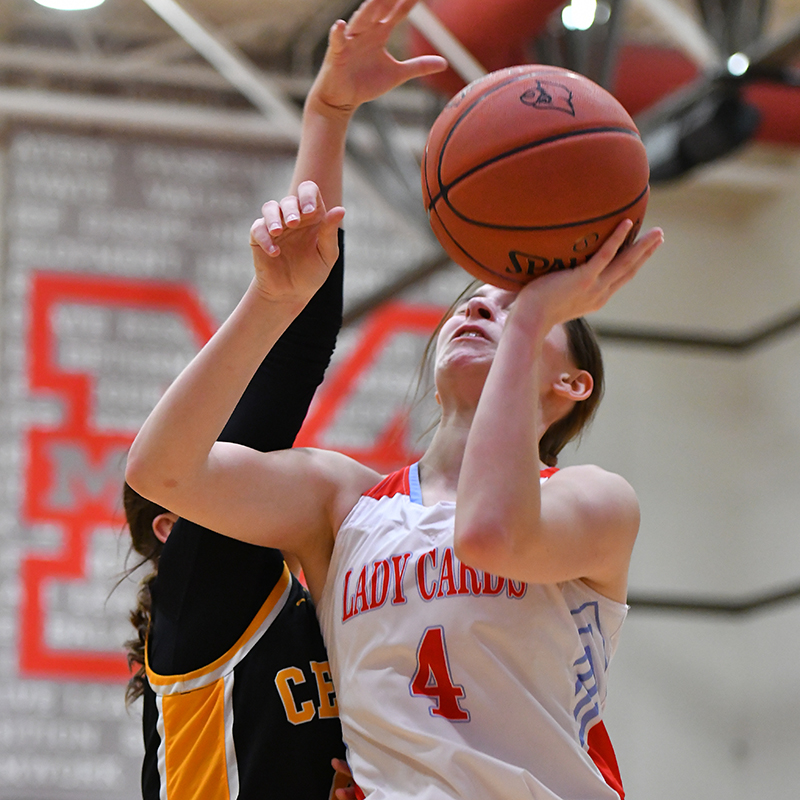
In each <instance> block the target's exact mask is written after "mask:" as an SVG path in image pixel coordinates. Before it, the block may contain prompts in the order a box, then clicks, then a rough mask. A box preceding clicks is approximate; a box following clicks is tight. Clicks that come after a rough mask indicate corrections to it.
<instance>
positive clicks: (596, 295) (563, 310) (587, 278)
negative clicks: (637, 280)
mask: <svg viewBox="0 0 800 800" xmlns="http://www.w3.org/2000/svg"><path fill="white" fill-rule="evenodd" d="M632 227H633V223H632V222H631V221H630V220H624V221H623V222H621V223H620V224H619V225H618V226H617V227H616V229H615V230H614V232H613V233H612V234H611V235H610V236H609V237H608V239H606V241H605V242H604V243H603V245H602V246H601V247H600V249H599V250H598V251H597V252H596V253H595V254H594V255H593V256H592V257H591V258H590V259H589V261H587V262H586V263H585V264H582V265H581V266H579V267H576V268H575V269H571V270H564V271H560V272H553V273H550V274H547V275H543V276H542V277H540V278H536V279H535V280H533V281H531V282H530V283H528V284H526V285H525V286H524V287H523V288H522V289H521V290H520V293H519V297H518V298H517V301H516V302H515V303H514V306H515V307H517V308H520V307H525V308H526V309H528V311H525V312H522V311H520V312H518V313H525V314H526V315H527V314H528V313H530V312H533V313H532V314H531V316H532V317H536V318H538V319H540V320H541V322H542V323H543V324H544V327H545V328H546V329H547V330H549V329H550V328H551V327H553V326H554V325H558V324H560V323H563V322H568V321H569V320H571V319H576V318H577V317H583V316H586V315H587V314H591V313H592V312H594V311H598V310H599V309H601V308H602V307H603V306H604V305H605V304H606V303H607V302H608V301H609V300H610V299H611V297H612V296H613V295H614V294H615V293H616V292H617V291H618V290H619V289H621V288H622V287H623V286H624V285H625V284H626V283H628V281H630V280H632V279H633V277H634V276H635V275H636V273H637V272H638V271H639V270H640V269H641V267H642V266H643V265H644V263H645V262H646V261H647V259H648V258H650V256H651V255H653V253H654V252H655V251H656V250H657V249H658V247H659V246H660V245H661V244H662V242H663V241H664V232H663V231H662V230H661V229H660V228H652V229H651V230H649V231H647V233H644V234H642V235H641V236H640V237H639V238H638V239H636V241H634V242H633V243H632V244H630V245H629V246H625V244H626V239H627V238H628V236H629V234H630V232H631V228H632ZM533 309H536V310H535V311H533Z"/></svg>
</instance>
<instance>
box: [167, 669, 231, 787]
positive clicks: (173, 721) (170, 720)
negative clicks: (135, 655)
mask: <svg viewBox="0 0 800 800" xmlns="http://www.w3.org/2000/svg"><path fill="white" fill-rule="evenodd" d="M161 713H162V717H163V730H164V744H165V745H166V754H165V759H166V761H165V766H166V776H164V775H162V776H161V777H162V780H164V778H165V777H166V786H167V795H166V796H167V798H179V800H230V792H229V789H228V768H227V759H226V741H225V740H226V736H225V687H224V681H223V680H218V681H215V682H214V683H212V684H211V685H210V686H206V687H204V688H202V689H196V690H195V691H193V692H189V693H188V694H175V695H170V696H168V697H164V698H163V699H162V703H161Z"/></svg>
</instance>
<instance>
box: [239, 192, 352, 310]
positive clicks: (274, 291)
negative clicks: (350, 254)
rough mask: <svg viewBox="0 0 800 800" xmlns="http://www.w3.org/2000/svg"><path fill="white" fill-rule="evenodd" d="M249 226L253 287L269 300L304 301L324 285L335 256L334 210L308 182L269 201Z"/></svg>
mask: <svg viewBox="0 0 800 800" xmlns="http://www.w3.org/2000/svg"><path fill="white" fill-rule="evenodd" d="M261 214H262V215H261V217H260V218H259V219H257V220H256V221H255V222H254V223H253V225H252V226H251V228H250V246H251V249H252V251H253V264H254V267H255V273H256V274H255V283H256V287H257V289H258V291H259V293H260V294H261V295H263V296H264V297H265V298H267V299H269V300H273V301H282V302H283V301H292V302H294V301H298V302H307V301H308V300H309V299H310V298H311V297H312V296H313V295H314V293H315V292H316V290H317V289H318V288H319V287H320V286H321V285H322V284H323V283H324V281H325V278H326V277H327V276H328V273H329V272H330V270H331V267H332V266H333V265H334V263H335V262H336V258H337V257H338V255H339V246H338V241H337V232H336V231H337V228H338V226H339V223H340V222H341V221H342V218H343V217H344V209H343V208H342V207H341V206H339V207H336V208H332V209H331V210H330V211H328V210H327V209H326V208H325V203H324V202H323V200H322V196H321V195H320V192H319V188H318V187H317V185H316V184H315V183H314V182H313V181H304V182H303V183H301V184H300V185H299V187H298V189H297V195H289V196H287V197H284V198H283V199H282V200H280V201H276V200H270V201H269V202H267V203H264V205H263V206H262V208H261Z"/></svg>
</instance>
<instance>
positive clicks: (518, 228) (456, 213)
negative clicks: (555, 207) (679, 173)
mask: <svg viewBox="0 0 800 800" xmlns="http://www.w3.org/2000/svg"><path fill="white" fill-rule="evenodd" d="M649 190H650V185H649V184H648V185H647V186H645V187H644V189H643V190H642V191H641V192H640V193H639V194H638V195H637V196H636V197H635V198H634V199H633V200H631V202H630V203H627V204H626V205H624V206H620V207H619V208H615V209H614V210H613V211H609V212H607V213H606V214H601V215H600V216H597V217H588V218H587V219H579V220H574V221H572V222H559V223H556V224H554V225H498V224H495V223H493V222H480V221H478V220H475V219H471V218H470V217H467V216H465V215H464V214H462V213H461V212H460V211H458V210H457V209H455V208H453V206H452V205H450V203H449V202H448V201H447V198H446V197H444V198H443V199H444V202H445V205H446V206H447V207H448V208H449V209H450V211H452V212H453V215H454V216H456V217H458V218H459V219H460V220H463V221H464V222H468V223H469V224H470V225H475V226H476V227H478V228H492V230H498V231H557V230H561V229H562V228H575V227H577V226H578V225H588V224H589V223H592V222H601V221H602V220H604V219H608V218H609V217H613V216H615V215H616V214H621V213H622V212H623V211H625V210H626V209H628V208H631V206H635V205H636V204H637V203H638V202H639V201H640V200H641V199H642V198H643V197H644V196H645V195H646V194H647V192H648V191H649ZM428 211H429V213H430V212H431V211H435V212H436V216H437V217H439V219H440V220H441V216H439V212H438V211H436V209H435V208H434V207H433V206H431V207H430V208H429V209H428Z"/></svg>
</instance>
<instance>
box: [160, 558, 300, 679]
mask: <svg viewBox="0 0 800 800" xmlns="http://www.w3.org/2000/svg"><path fill="white" fill-rule="evenodd" d="M291 584H292V573H291V572H290V571H289V568H288V567H287V566H286V564H284V565H283V574H282V575H281V577H280V579H279V580H278V582H277V583H276V584H275V588H274V589H273V590H272V591H271V592H270V594H269V596H268V597H267V599H266V600H265V601H264V605H262V606H261V608H260V609H259V611H258V613H257V614H256V615H255V617H254V618H253V621H252V622H251V623H250V624H249V625H248V626H247V629H246V630H245V632H244V633H243V634H242V635H241V636H240V637H239V639H238V641H237V642H236V644H234V645H233V647H231V648H230V650H228V652H227V653H225V654H223V655H222V656H220V657H219V658H218V659H216V660H215V661H212V662H211V663H210V664H208V665H207V666H205V667H201V668H200V669H196V670H193V671H192V672H187V673H185V674H183V675H159V674H158V673H156V672H153V670H152V669H151V668H150V664H149V660H148V657H147V647H145V649H144V658H145V670H146V672H147V680H148V681H149V683H150V686H151V687H152V688H153V691H154V692H155V693H156V694H159V695H167V694H172V693H175V692H187V691H193V690H195V689H197V688H199V687H202V686H205V685H208V684H210V683H213V682H214V681H215V680H217V679H218V678H220V677H221V676H222V675H223V674H224V673H225V672H226V671H228V669H229V667H230V668H232V667H233V666H235V664H237V663H238V662H239V661H241V659H242V658H243V657H244V656H245V655H246V654H247V651H248V649H249V647H250V646H252V645H253V644H255V641H257V637H256V634H257V633H258V631H259V628H262V627H263V628H264V630H266V629H267V628H268V627H269V624H271V623H272V620H273V619H274V618H275V617H276V616H277V615H278V613H280V611H281V609H282V608H283V604H284V603H285V602H286V598H287V597H288V596H289V589H290V588H291Z"/></svg>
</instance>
